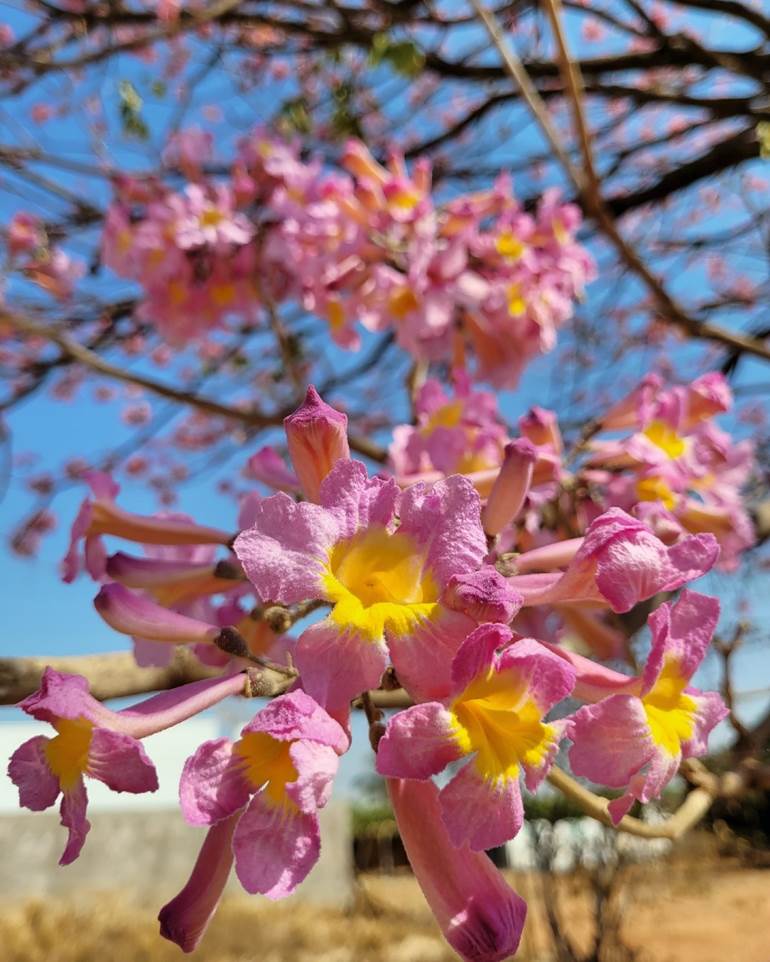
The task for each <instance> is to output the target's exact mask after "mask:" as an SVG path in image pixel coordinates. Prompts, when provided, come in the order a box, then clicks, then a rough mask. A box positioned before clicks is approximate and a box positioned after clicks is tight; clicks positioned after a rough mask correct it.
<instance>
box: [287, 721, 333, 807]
mask: <svg viewBox="0 0 770 962" xmlns="http://www.w3.org/2000/svg"><path fill="white" fill-rule="evenodd" d="M345 741H346V742H347V739H345ZM289 757H290V758H291V761H292V763H293V765H294V768H295V769H296V771H297V778H296V780H295V781H293V782H287V783H286V794H287V795H288V796H289V798H290V799H291V800H292V801H293V802H294V804H295V805H296V806H297V808H299V809H300V811H302V812H306V813H308V814H312V813H313V812H315V811H316V810H317V809H319V808H323V807H324V805H326V803H327V802H328V801H329V798H330V797H331V793H332V782H333V781H334V776H335V775H336V774H337V769H338V768H339V764H340V760H339V755H338V754H337V752H335V750H334V749H333V748H330V747H329V746H328V745H318V744H315V743H313V742H309V741H304V742H294V744H293V745H292V746H291V747H290V748H289Z"/></svg>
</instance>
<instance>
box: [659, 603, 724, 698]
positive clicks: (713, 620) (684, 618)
mask: <svg viewBox="0 0 770 962" xmlns="http://www.w3.org/2000/svg"><path fill="white" fill-rule="evenodd" d="M718 621H719V602H718V601H717V599H716V598H710V597H708V596H707V595H701V594H698V593H697V592H695V591H686V590H685V591H683V592H682V594H681V596H680V597H679V600H678V601H677V602H676V604H663V605H661V606H660V608H658V609H657V610H656V611H653V612H652V614H651V615H650V616H649V618H648V619H647V624H648V625H649V627H650V631H651V632H652V649H651V651H650V657H649V658H648V659H647V664H646V666H645V669H644V673H643V675H642V694H646V693H647V692H648V691H650V689H651V688H652V687H653V685H654V684H655V682H656V681H657V678H658V676H659V675H660V673H661V671H662V670H663V663H664V661H665V659H666V658H667V657H669V658H673V659H675V661H676V663H677V667H678V670H679V672H680V674H681V676H682V678H684V679H685V680H686V681H689V680H690V678H692V676H693V675H694V674H695V672H696V671H697V669H698V668H699V667H700V663H701V662H702V661H703V659H704V657H705V655H706V652H707V651H708V647H709V645H710V644H711V638H712V636H713V634H714V630H715V629H716V626H717V622H718Z"/></svg>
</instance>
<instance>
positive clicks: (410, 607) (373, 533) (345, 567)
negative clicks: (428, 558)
mask: <svg viewBox="0 0 770 962" xmlns="http://www.w3.org/2000/svg"><path fill="white" fill-rule="evenodd" d="M424 565H425V558H424V556H423V554H422V553H421V551H420V549H419V547H418V545H417V544H416V542H415V541H414V540H413V539H412V538H411V537H410V536H409V535H407V534H402V533H399V532H396V533H395V534H390V533H389V532H388V530H387V529H386V528H384V527H382V526H376V527H371V528H368V529H366V530H365V531H361V532H359V533H358V534H356V535H354V536H353V537H352V538H348V539H347V540H345V541H341V542H339V543H338V544H337V545H335V546H334V548H333V549H332V551H331V553H330V555H329V562H328V568H327V571H326V574H325V576H324V585H325V587H326V593H327V597H328V599H329V600H330V601H332V602H334V608H333V609H332V612H331V618H332V620H333V621H334V622H335V623H336V624H338V625H339V626H340V627H351V628H353V629H355V630H356V631H357V632H359V633H361V634H363V635H365V636H366V637H367V638H368V639H369V640H370V641H376V640H377V639H379V638H381V637H382V634H383V632H384V631H385V629H386V628H387V629H388V630H390V631H392V632H393V633H394V634H397V635H405V634H409V633H410V632H411V631H412V630H413V629H414V627H415V625H416V624H417V622H419V621H420V620H422V619H424V618H429V617H430V616H431V614H432V613H433V612H434V610H435V608H436V603H437V601H438V596H439V591H438V588H437V587H436V584H435V582H434V580H433V578H432V577H431V574H430V572H428V571H425V570H424Z"/></svg>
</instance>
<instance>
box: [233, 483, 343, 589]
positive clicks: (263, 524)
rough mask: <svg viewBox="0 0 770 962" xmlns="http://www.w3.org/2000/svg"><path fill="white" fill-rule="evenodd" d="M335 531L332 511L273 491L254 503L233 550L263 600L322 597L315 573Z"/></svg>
mask: <svg viewBox="0 0 770 962" xmlns="http://www.w3.org/2000/svg"><path fill="white" fill-rule="evenodd" d="M339 536H340V535H339V521H338V518H337V516H336V515H335V514H334V513H332V512H331V511H327V510H325V509H324V508H322V507H320V506H319V505H317V504H310V503H309V502H307V501H303V502H301V503H299V504H297V502H296V501H294V500H293V499H292V498H290V497H289V496H288V495H286V494H283V493H279V494H276V495H273V496H272V497H271V498H265V499H264V500H263V501H261V502H260V503H259V504H257V505H255V507H254V525H253V527H251V528H249V529H248V530H247V531H242V532H241V533H240V534H239V535H238V537H237V538H236V539H235V543H234V545H233V551H234V552H235V554H236V556H237V557H238V560H239V561H240V562H241V564H242V565H243V569H244V571H245V572H246V574H247V575H248V577H249V580H250V581H251V583H252V584H253V585H254V587H255V588H256V590H257V594H258V596H259V598H260V599H261V600H262V601H263V602H266V601H280V602H282V603H284V604H294V603H296V602H299V601H305V600H306V599H308V598H321V597H324V587H323V582H322V579H321V575H322V571H323V568H324V566H325V565H326V563H327V561H328V556H329V549H330V548H331V546H332V545H333V544H334V543H335V541H337V540H338V539H339Z"/></svg>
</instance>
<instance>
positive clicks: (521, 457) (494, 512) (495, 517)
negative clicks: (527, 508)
mask: <svg viewBox="0 0 770 962" xmlns="http://www.w3.org/2000/svg"><path fill="white" fill-rule="evenodd" d="M536 460H537V451H536V450H535V446H534V444H532V442H531V441H528V440H527V439H526V438H519V439H518V440H516V441H512V442H511V443H510V444H506V446H505V458H504V459H503V464H502V467H501V468H500V473H499V474H498V476H497V480H496V481H495V483H494V484H493V485H492V490H491V491H490V492H489V497H488V498H487V503H486V505H485V506H484V509H483V511H482V512H481V520H482V523H483V525H484V530H485V531H486V533H487V534H488V535H490V536H494V535H497V534H500V532H501V531H502V530H503V528H504V527H505V526H506V525H508V524H510V523H511V521H513V520H514V519H515V517H516V516H517V515H518V513H519V511H521V507H522V505H523V504H524V499H525V498H526V497H527V492H528V491H529V486H530V484H531V483H532V471H533V469H534V466H535V461H536Z"/></svg>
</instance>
